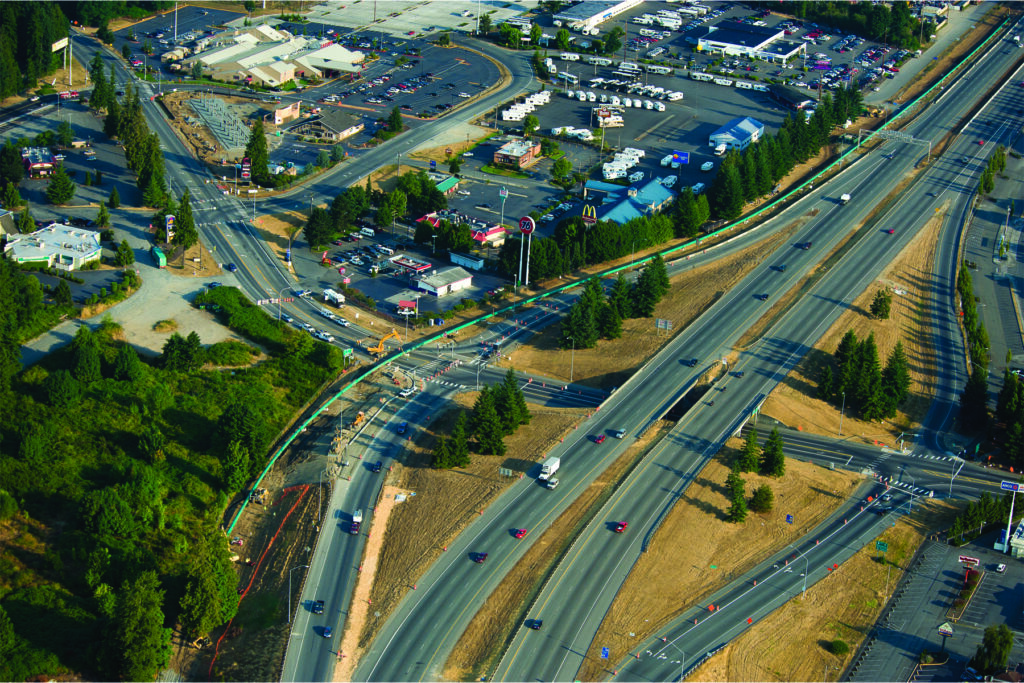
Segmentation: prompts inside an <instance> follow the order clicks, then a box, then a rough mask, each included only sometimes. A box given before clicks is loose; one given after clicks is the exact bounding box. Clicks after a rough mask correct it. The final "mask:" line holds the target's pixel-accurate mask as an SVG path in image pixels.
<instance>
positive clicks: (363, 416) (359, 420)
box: [349, 410, 366, 429]
mask: <svg viewBox="0 0 1024 683" xmlns="http://www.w3.org/2000/svg"><path fill="white" fill-rule="evenodd" d="M365 419H366V413H364V412H363V411H361V410H360V411H359V412H358V413H356V419H354V420H352V424H350V425H349V427H350V428H352V429H355V428H356V427H358V426H359V425H360V424H361V423H362V421H363V420H365Z"/></svg>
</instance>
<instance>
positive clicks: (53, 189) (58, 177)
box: [46, 164, 75, 205]
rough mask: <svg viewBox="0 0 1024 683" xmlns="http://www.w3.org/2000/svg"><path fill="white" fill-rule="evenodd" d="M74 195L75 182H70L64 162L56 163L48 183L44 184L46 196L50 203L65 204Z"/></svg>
mask: <svg viewBox="0 0 1024 683" xmlns="http://www.w3.org/2000/svg"><path fill="white" fill-rule="evenodd" d="M74 196H75V184H74V183H73V182H71V178H69V177H68V174H67V172H66V171H65V170H64V164H57V168H56V169H55V170H54V171H53V175H51V176H50V184H49V185H47V186H46V198H47V199H48V200H49V201H50V203H51V204H57V205H60V204H67V203H68V202H69V201H71V198H72V197H74Z"/></svg>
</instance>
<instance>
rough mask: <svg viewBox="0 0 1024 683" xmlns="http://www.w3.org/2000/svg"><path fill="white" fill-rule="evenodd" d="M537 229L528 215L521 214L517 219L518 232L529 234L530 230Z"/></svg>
mask: <svg viewBox="0 0 1024 683" xmlns="http://www.w3.org/2000/svg"><path fill="white" fill-rule="evenodd" d="M536 229H537V224H536V223H534V222H533V219H532V218H530V217H529V216H523V217H522V218H520V219H519V232H521V233H523V234H524V235H529V234H530V233H531V232H533V231H534V230H536Z"/></svg>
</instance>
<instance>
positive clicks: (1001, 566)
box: [996, 564, 1006, 574]
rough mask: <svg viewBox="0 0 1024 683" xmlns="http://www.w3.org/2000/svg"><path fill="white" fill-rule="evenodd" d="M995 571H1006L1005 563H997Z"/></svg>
mask: <svg viewBox="0 0 1024 683" xmlns="http://www.w3.org/2000/svg"><path fill="white" fill-rule="evenodd" d="M996 571H997V572H999V573H1000V574H1002V573H1003V572H1005V571H1006V565H1005V564H997V565H996Z"/></svg>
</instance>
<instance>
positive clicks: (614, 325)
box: [597, 304, 622, 339]
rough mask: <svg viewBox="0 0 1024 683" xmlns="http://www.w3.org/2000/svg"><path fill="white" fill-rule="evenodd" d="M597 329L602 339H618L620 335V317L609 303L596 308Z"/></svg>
mask: <svg viewBox="0 0 1024 683" xmlns="http://www.w3.org/2000/svg"><path fill="white" fill-rule="evenodd" d="M597 331H598V334H600V335H601V337H602V338H604V339H619V338H620V337H621V336H622V318H620V317H619V313H618V311H617V310H616V309H615V308H613V307H612V306H611V304H605V305H603V306H601V307H600V308H599V309H598V311H597Z"/></svg>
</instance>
